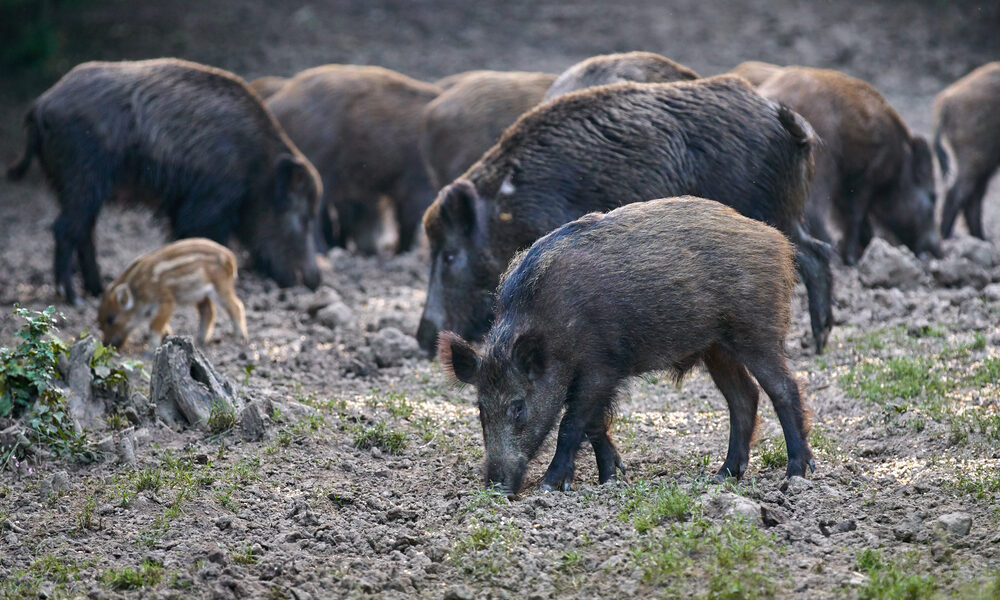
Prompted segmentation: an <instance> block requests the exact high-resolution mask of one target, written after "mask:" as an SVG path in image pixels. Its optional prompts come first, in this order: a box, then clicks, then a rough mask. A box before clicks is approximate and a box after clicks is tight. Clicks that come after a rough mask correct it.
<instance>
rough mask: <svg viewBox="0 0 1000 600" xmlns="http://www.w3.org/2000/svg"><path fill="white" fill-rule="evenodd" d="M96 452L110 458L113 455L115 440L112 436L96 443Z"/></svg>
mask: <svg viewBox="0 0 1000 600" xmlns="http://www.w3.org/2000/svg"><path fill="white" fill-rule="evenodd" d="M97 451H98V452H100V453H101V454H104V455H105V456H111V455H112V454H114V453H115V438H114V437H113V436H110V435H109V436H108V437H106V438H103V439H101V441H99V442H97Z"/></svg>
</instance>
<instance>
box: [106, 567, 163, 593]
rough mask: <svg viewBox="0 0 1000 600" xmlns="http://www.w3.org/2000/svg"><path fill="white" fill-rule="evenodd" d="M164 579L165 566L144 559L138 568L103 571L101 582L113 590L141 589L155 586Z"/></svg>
mask: <svg viewBox="0 0 1000 600" xmlns="http://www.w3.org/2000/svg"><path fill="white" fill-rule="evenodd" d="M161 579H163V567H162V566H160V565H159V564H157V563H155V562H152V561H149V560H144V561H142V563H140V564H139V567H138V568H135V569H133V568H132V567H125V568H122V569H114V568H112V569H108V570H106V571H104V572H103V573H101V583H103V584H104V585H106V586H107V587H109V588H111V589H113V590H141V589H143V588H147V587H153V586H154V585H156V584H158V583H160V580H161Z"/></svg>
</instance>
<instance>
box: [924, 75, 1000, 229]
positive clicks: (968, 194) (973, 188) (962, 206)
mask: <svg viewBox="0 0 1000 600" xmlns="http://www.w3.org/2000/svg"><path fill="white" fill-rule="evenodd" d="M934 150H935V153H936V154H937V157H938V163H939V165H940V167H941V174H942V175H943V177H944V180H945V198H944V209H943V210H942V211H941V236H942V237H946V238H947V237H951V232H952V229H953V228H954V226H955V219H956V218H957V217H958V212H959V211H962V212H963V213H964V215H965V225H966V227H968V228H969V233H971V234H972V235H974V236H976V237H978V238H980V239H985V235H986V232H985V231H984V230H983V196H984V195H985V194H986V187H987V186H988V185H989V182H990V178H991V177H992V176H993V173H995V172H996V170H997V167H1000V62H992V63H989V64H985V65H983V66H981V67H979V68H978V69H976V70H975V71H973V72H971V73H969V74H968V75H966V76H965V77H963V78H961V79H959V80H958V81H956V82H955V83H953V84H951V85H950V86H948V88H946V89H945V90H944V91H942V92H941V93H940V94H938V96H937V98H936V99H935V100H934Z"/></svg>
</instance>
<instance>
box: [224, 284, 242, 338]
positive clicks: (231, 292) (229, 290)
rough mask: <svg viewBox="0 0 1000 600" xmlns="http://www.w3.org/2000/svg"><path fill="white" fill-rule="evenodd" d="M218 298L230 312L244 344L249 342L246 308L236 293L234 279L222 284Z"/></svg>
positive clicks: (227, 311) (236, 331) (234, 329)
mask: <svg viewBox="0 0 1000 600" xmlns="http://www.w3.org/2000/svg"><path fill="white" fill-rule="evenodd" d="M218 300H219V301H220V302H221V303H222V307H223V308H225V309H226V313H228V314H229V318H230V320H232V322H233V331H234V332H235V333H238V334H239V336H240V339H241V340H242V341H243V343H244V344H245V343H247V317H246V310H245V309H244V308H243V303H242V302H241V301H240V299H239V296H237V295H236V289H235V288H234V287H233V282H232V281H229V282H226V283H225V284H224V285H223V286H222V289H220V290H219V297H218Z"/></svg>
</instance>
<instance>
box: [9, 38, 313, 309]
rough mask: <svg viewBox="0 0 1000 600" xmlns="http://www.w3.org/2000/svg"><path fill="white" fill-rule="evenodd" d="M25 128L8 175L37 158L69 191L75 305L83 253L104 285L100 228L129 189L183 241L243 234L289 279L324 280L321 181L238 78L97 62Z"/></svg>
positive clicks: (65, 288) (88, 272)
mask: <svg viewBox="0 0 1000 600" xmlns="http://www.w3.org/2000/svg"><path fill="white" fill-rule="evenodd" d="M25 129H26V133H27V137H28V143H27V148H26V150H25V153H24V156H23V157H22V158H21V160H20V161H19V162H18V164H16V165H13V166H11V167H10V168H9V169H8V170H7V176H8V177H9V178H11V179H14V180H16V179H19V178H20V177H23V176H24V174H25V172H26V171H27V169H28V167H29V165H30V164H31V160H32V158H33V157H35V156H37V157H38V161H39V163H40V164H41V166H42V169H43V170H44V171H45V174H46V176H47V177H48V180H49V182H50V184H51V185H52V188H53V190H55V192H56V194H57V195H58V198H59V205H60V209H61V210H60V213H59V218H57V219H56V222H55V224H54V225H53V232H54V234H55V240H56V252H55V276H56V284H57V287H58V288H59V289H60V290H61V291H62V293H63V294H64V295H65V297H66V300H67V301H69V302H74V301H76V293H75V291H74V289H73V254H74V252H75V253H76V256H77V259H78V261H79V264H80V270H81V271H82V272H83V281H84V287H85V288H86V290H87V292H89V293H91V294H93V295H95V296H96V295H100V293H101V291H102V290H103V283H102V281H101V275H100V271H99V269H98V266H97V259H96V255H95V251H94V224H95V223H96V221H97V215H98V213H99V212H100V210H101V205H102V204H103V203H104V201H105V200H107V199H108V198H110V197H111V196H112V195H113V194H114V193H115V191H116V190H117V189H120V188H130V189H133V190H136V193H130V194H126V196H128V197H130V198H136V197H143V198H147V197H148V198H152V199H155V202H156V206H157V211H158V213H159V214H162V215H165V216H166V217H167V219H168V220H169V221H170V225H171V229H172V231H173V234H174V236H175V237H177V238H187V237H207V238H209V239H212V240H215V241H216V242H219V243H220V244H225V243H226V242H227V241H228V240H229V238H230V236H231V235H232V234H235V235H236V237H237V238H238V239H239V240H240V242H241V243H242V244H243V245H244V246H245V247H246V248H248V249H249V250H250V252H251V254H252V255H253V259H254V264H255V265H256V267H257V268H258V269H259V270H260V271H262V272H263V273H264V274H265V275H268V276H269V277H271V278H273V279H274V280H275V281H277V282H278V284H280V285H282V286H289V285H294V284H295V283H296V280H297V279H298V278H299V277H300V276H301V278H302V280H303V282H304V283H305V284H306V285H308V286H309V287H312V288H315V287H316V286H318V285H319V279H320V276H319V270H318V268H317V266H316V256H315V252H314V249H313V248H314V247H313V242H312V236H311V235H306V233H307V232H310V231H311V230H312V229H313V222H314V220H315V215H316V202H317V200H318V198H319V195H320V193H321V184H320V181H319V177H318V176H317V175H316V171H315V169H313V166H312V165H311V164H310V163H309V161H308V160H307V159H306V158H305V157H304V156H303V155H302V154H301V153H300V152H299V151H298V149H297V148H296V147H295V145H294V144H293V143H292V142H291V141H290V140H289V139H288V137H287V136H286V135H285V133H284V131H282V129H281V127H280V126H279V125H278V123H277V122H276V121H275V120H274V118H273V117H271V114H270V113H269V112H268V111H267V110H266V109H265V108H264V106H263V105H262V104H261V103H260V100H259V99H258V97H257V95H256V94H254V93H253V92H251V91H250V89H249V88H248V87H247V85H246V83H244V82H243V80H242V79H240V78H239V77H237V76H235V75H233V74H231V73H228V72H226V71H222V70H220V69H214V68H212V67H206V66H204V65H199V64H197V63H192V62H187V61H183V60H177V59H172V58H162V59H156V60H143V61H135V62H128V61H126V62H88V63H84V64H81V65H79V66H77V67H76V68H74V69H73V70H72V71H70V72H69V73H67V74H66V75H65V76H63V78H62V79H60V80H59V81H58V82H57V83H56V84H55V85H54V86H52V87H51V88H49V90H48V91H46V92H45V93H44V94H42V95H41V96H40V97H39V98H38V99H37V100H35V102H34V104H33V105H32V107H31V109H30V110H29V111H28V114H27V116H26V117H25Z"/></svg>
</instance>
